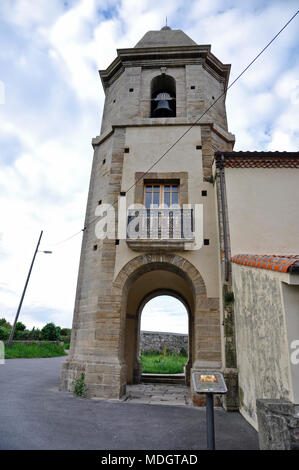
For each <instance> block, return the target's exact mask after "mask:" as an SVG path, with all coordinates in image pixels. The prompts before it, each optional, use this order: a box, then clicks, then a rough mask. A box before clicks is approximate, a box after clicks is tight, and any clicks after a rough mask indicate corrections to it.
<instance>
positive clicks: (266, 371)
mask: <svg viewBox="0 0 299 470" xmlns="http://www.w3.org/2000/svg"><path fill="white" fill-rule="evenodd" d="M232 275H233V291H234V296H235V302H234V310H235V324H236V346H237V358H238V369H239V398H240V411H241V413H242V414H243V415H244V416H245V418H246V419H247V420H248V421H249V422H250V423H251V424H252V425H253V426H254V427H255V428H257V412H256V400H257V399H261V398H264V399H271V400H273V399H277V400H283V401H290V402H292V401H293V385H292V380H291V376H290V357H289V345H288V338H287V333H286V315H285V309H284V306H283V298H282V296H281V286H280V284H281V282H282V281H287V278H286V277H285V276H284V274H283V273H279V272H274V271H268V270H265V269H257V268H252V267H249V266H241V265H238V264H234V263H232ZM286 276H287V275H286Z"/></svg>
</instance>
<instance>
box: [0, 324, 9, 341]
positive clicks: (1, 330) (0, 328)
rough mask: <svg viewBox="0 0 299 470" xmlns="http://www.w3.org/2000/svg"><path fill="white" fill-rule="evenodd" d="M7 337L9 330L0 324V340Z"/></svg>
mask: <svg viewBox="0 0 299 470" xmlns="http://www.w3.org/2000/svg"><path fill="white" fill-rule="evenodd" d="M8 338H9V331H8V330H7V329H6V328H3V326H0V341H5V340H6V339H8Z"/></svg>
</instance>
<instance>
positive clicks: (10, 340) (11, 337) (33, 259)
mask: <svg viewBox="0 0 299 470" xmlns="http://www.w3.org/2000/svg"><path fill="white" fill-rule="evenodd" d="M42 235H43V230H42V231H41V233H40V236H39V239H38V242H37V245H36V248H35V252H34V255H33V258H32V262H31V266H30V269H29V273H28V276H27V279H26V282H25V286H24V290H23V294H22V297H21V300H20V303H19V307H18V310H17V313H16V317H15V321H14V324H13V327H12V329H11V332H10V335H9V340H8V342H7V344H8V345H10V343H11V342H12V340H13V337H14V334H15V329H16V324H17V321H18V318H19V313H20V311H21V307H22V303H23V300H24V297H25V293H26V289H27V286H28V282H29V279H30V275H31V271H32V268H33V264H34V261H35V257H36V254H37V252H38V247H39V244H40V241H41V238H42Z"/></svg>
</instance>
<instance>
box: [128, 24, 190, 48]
mask: <svg viewBox="0 0 299 470" xmlns="http://www.w3.org/2000/svg"><path fill="white" fill-rule="evenodd" d="M168 46H196V42H194V41H193V40H192V39H191V38H189V36H187V34H185V33H184V31H182V30H181V29H171V28H170V27H169V26H164V27H163V28H162V29H161V30H160V31H148V32H147V33H145V35H144V36H143V38H141V39H140V41H139V42H138V43H137V44H136V46H135V48H139V47H168Z"/></svg>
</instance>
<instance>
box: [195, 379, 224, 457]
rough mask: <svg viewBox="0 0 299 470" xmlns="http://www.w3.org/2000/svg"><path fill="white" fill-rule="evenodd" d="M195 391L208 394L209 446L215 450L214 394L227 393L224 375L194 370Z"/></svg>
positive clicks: (207, 421)
mask: <svg viewBox="0 0 299 470" xmlns="http://www.w3.org/2000/svg"><path fill="white" fill-rule="evenodd" d="M192 379H193V385H194V391H195V392H196V393H198V394H205V396H206V423H207V446H208V449H209V450H215V427H214V394H224V393H227V387H226V384H225V382H224V378H223V375H222V374H221V373H220V372H211V371H202V372H200V371H196V372H192Z"/></svg>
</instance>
